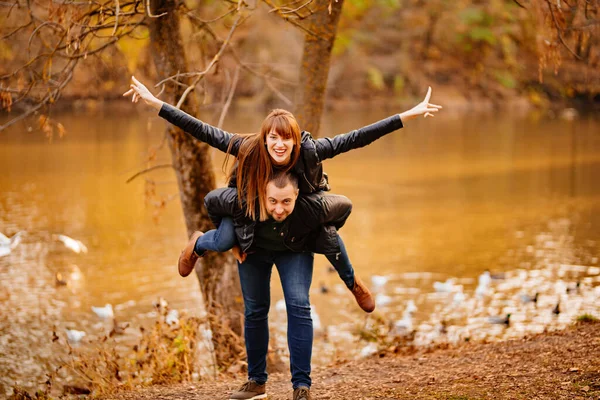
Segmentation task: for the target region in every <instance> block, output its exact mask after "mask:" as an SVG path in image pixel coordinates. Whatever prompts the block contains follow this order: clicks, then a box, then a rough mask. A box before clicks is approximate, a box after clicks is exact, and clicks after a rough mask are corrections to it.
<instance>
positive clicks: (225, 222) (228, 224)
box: [194, 217, 236, 256]
mask: <svg viewBox="0 0 600 400" xmlns="http://www.w3.org/2000/svg"><path fill="white" fill-rule="evenodd" d="M235 241H236V238H235V229H234V226H233V219H231V217H225V218H223V219H222V220H221V224H220V225H219V227H218V228H217V229H212V230H210V231H208V232H206V233H205V234H204V235H202V236H200V237H199V238H198V240H197V241H196V244H195V246H194V252H195V253H196V254H197V255H198V256H203V255H204V253H205V252H206V251H207V250H211V251H217V252H220V253H221V252H224V251H227V250H231V248H232V247H233V245H234V244H235Z"/></svg>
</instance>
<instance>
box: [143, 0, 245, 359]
mask: <svg viewBox="0 0 600 400" xmlns="http://www.w3.org/2000/svg"><path fill="white" fill-rule="evenodd" d="M176 4H177V1H176V0H151V2H150V6H151V7H150V8H151V10H152V14H153V15H160V14H162V13H166V15H164V16H161V17H158V18H154V17H148V18H147V19H148V26H149V29H150V40H151V46H152V55H153V58H154V65H155V67H156V70H157V72H158V77H159V79H160V80H162V79H165V78H167V77H169V76H173V75H175V74H177V73H178V72H186V71H189V69H188V65H187V58H186V54H185V49H184V47H183V41H182V38H181V33H180V28H179V15H178V12H177V10H176ZM183 91H184V88H182V87H181V86H179V85H175V84H172V83H168V84H167V87H166V88H165V92H164V94H163V98H164V99H165V101H167V102H168V103H170V104H175V103H176V102H177V100H178V99H179V98H180V97H181V95H182V94H183ZM197 107H198V105H197V101H196V96H195V95H194V94H193V93H191V94H189V95H188V96H187V97H186V100H185V101H184V103H183V104H182V106H181V109H182V110H184V111H186V112H187V113H189V114H192V115H194V114H196V113H197ZM168 138H169V140H168V143H169V149H170V150H171V156H172V161H173V167H174V169H175V174H176V175H177V182H178V185H179V194H180V198H181V206H182V208H183V215H184V217H185V223H186V227H187V233H188V236H189V235H191V233H192V232H193V231H195V230H201V231H204V232H205V231H206V230H208V229H211V228H212V224H211V222H210V219H209V218H208V214H207V211H206V209H205V207H204V196H205V195H206V194H207V193H208V192H209V191H211V190H212V189H214V188H215V175H214V172H213V169H212V164H211V158H210V153H209V151H208V150H209V146H208V145H207V144H205V143H202V142H200V141H198V140H196V139H194V138H193V137H191V136H190V135H188V134H186V133H185V132H183V131H182V130H180V129H179V128H175V127H174V126H169V128H168ZM183 245H184V243H182V247H183ZM177 256H178V254H173V260H175V259H176V258H177ZM201 264H203V265H201ZM173 272H175V271H173ZM196 275H197V277H198V280H199V282H200V287H201V290H202V294H203V298H204V304H205V308H206V311H207V314H208V315H209V321H210V323H211V330H212V335H213V344H214V348H215V356H216V362H217V366H218V367H220V368H227V367H228V366H229V365H230V364H231V363H233V362H235V361H237V359H238V358H239V357H243V354H244V348H243V344H241V343H242V342H241V338H242V315H243V302H242V300H241V299H242V294H241V288H240V284H239V277H238V274H237V268H236V266H235V264H234V263H233V257H232V256H231V255H225V254H211V255H208V256H207V257H204V258H203V259H202V260H201V261H199V262H198V263H197V264H196Z"/></svg>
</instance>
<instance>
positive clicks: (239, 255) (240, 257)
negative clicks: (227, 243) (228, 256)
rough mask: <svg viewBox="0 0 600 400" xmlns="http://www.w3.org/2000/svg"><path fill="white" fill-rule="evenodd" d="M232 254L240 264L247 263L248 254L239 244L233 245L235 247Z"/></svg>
mask: <svg viewBox="0 0 600 400" xmlns="http://www.w3.org/2000/svg"><path fill="white" fill-rule="evenodd" d="M231 252H232V253H233V256H234V257H235V259H236V260H237V261H238V262H239V263H240V264H242V263H243V262H244V261H246V256H247V254H246V253H244V252H243V251H242V248H241V247H240V246H239V245H238V244H235V245H233V247H232V248H231Z"/></svg>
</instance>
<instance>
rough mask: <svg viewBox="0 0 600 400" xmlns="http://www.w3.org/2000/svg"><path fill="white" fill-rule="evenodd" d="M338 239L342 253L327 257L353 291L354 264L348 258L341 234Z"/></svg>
mask: <svg viewBox="0 0 600 400" xmlns="http://www.w3.org/2000/svg"><path fill="white" fill-rule="evenodd" d="M337 239H338V243H339V244H340V252H339V253H337V254H326V255H325V257H327V259H328V260H329V262H330V263H331V265H333V267H334V268H335V270H336V271H337V273H338V275H339V276H340V278H341V279H342V281H344V283H345V284H346V286H347V287H348V289H350V290H352V288H354V269H353V268H352V263H351V262H350V258H349V257H348V252H347V251H346V246H344V242H343V241H342V237H341V236H340V235H339V234H338V235H337Z"/></svg>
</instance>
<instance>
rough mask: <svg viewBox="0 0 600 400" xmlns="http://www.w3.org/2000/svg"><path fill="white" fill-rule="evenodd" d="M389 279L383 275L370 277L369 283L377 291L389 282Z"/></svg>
mask: <svg viewBox="0 0 600 400" xmlns="http://www.w3.org/2000/svg"><path fill="white" fill-rule="evenodd" d="M389 279H390V278H389V277H387V276H384V275H373V276H372V277H371V282H372V283H373V286H374V288H375V289H378V288H380V287H382V286H383V285H385V284H386V283H387V282H388V281H389Z"/></svg>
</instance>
